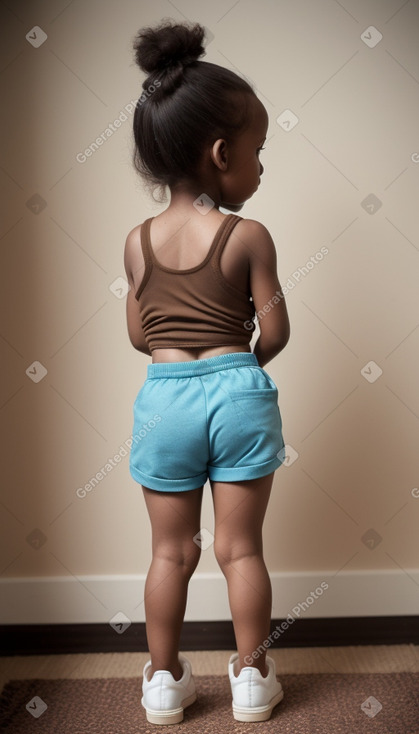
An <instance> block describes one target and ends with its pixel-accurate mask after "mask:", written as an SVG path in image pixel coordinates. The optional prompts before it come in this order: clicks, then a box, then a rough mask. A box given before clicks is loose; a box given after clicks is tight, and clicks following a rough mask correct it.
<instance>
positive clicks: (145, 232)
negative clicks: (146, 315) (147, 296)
mask: <svg viewBox="0 0 419 734" xmlns="http://www.w3.org/2000/svg"><path fill="white" fill-rule="evenodd" d="M153 219H154V217H149V218H148V219H146V220H145V221H144V222H143V223H142V225H141V232H140V241H141V250H142V253H143V258H144V274H143V277H142V279H141V283H140V285H139V287H138V290H137V292H136V294H135V299H136V300H137V301H138V299H139V297H140V295H141V293H142V291H143V290H144V287H145V285H146V283H147V281H148V279H149V277H150V274H151V271H152V269H153V251H152V249H151V243H150V225H151V222H152V220H153Z"/></svg>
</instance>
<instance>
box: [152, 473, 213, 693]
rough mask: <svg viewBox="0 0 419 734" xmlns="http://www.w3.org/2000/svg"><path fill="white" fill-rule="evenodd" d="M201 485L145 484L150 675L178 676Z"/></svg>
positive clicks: (195, 552)
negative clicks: (161, 487) (183, 488)
mask: <svg viewBox="0 0 419 734" xmlns="http://www.w3.org/2000/svg"><path fill="white" fill-rule="evenodd" d="M202 490H203V487H200V488H199V489H194V490H191V491H187V492H170V493H169V492H157V491H155V490H152V489H148V488H147V487H143V492H144V497H145V501H146V505H147V510H148V513H149V516H150V521H151V528H152V539H153V540H152V549H153V558H152V561H151V565H150V568H149V571H148V575H147V580H146V584H145V590H144V604H145V613H146V631H147V642H148V648H149V651H150V656H151V671H150V676H152V675H153V674H154V672H155V671H156V670H169V671H170V672H171V673H172V675H173V677H174V679H175V680H179V679H180V678H181V676H182V667H181V665H180V663H179V659H178V653H179V640H180V633H181V629H182V622H183V617H184V614H185V608H186V600H187V591H188V583H189V579H190V577H191V576H192V574H193V572H194V570H195V568H196V566H197V564H198V561H199V557H200V553H201V549H200V547H199V546H198V545H197V544H196V543H195V542H194V540H193V538H194V535H196V534H197V533H198V532H199V530H200V516H201V501H202Z"/></svg>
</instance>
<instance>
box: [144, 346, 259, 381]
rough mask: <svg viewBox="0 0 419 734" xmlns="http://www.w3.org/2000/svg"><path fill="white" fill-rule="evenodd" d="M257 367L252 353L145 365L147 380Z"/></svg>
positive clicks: (257, 364)
mask: <svg viewBox="0 0 419 734" xmlns="http://www.w3.org/2000/svg"><path fill="white" fill-rule="evenodd" d="M248 366H251V367H259V363H258V361H257V358H256V356H255V355H254V354H253V352H232V353H230V354H217V355H216V356H215V357H208V358H207V359H195V360H191V361H186V362H152V364H149V365H147V379H148V380H152V379H154V378H156V377H197V376H198V375H205V374H208V373H209V372H218V371H219V370H224V369H229V368H232V367H248Z"/></svg>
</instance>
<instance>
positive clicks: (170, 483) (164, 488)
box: [130, 466, 207, 492]
mask: <svg viewBox="0 0 419 734" xmlns="http://www.w3.org/2000/svg"><path fill="white" fill-rule="evenodd" d="M130 473H131V476H132V478H133V479H135V480H136V481H137V482H139V483H140V484H142V485H143V486H144V487H148V488H149V489H156V490H160V492H186V491H188V490H191V489H198V487H202V486H203V485H204V484H205V482H206V481H207V475H206V474H198V475H197V476H196V477H189V478H187V479H160V478H159V477H149V476H148V475H147V474H144V472H142V471H140V470H139V469H137V467H135V466H130Z"/></svg>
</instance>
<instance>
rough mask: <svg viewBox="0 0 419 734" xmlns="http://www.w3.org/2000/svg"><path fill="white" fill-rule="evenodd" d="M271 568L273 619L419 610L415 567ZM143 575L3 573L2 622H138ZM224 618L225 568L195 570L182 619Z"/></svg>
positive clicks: (227, 617)
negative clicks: (220, 571)
mask: <svg viewBox="0 0 419 734" xmlns="http://www.w3.org/2000/svg"><path fill="white" fill-rule="evenodd" d="M270 576H271V581H272V593H273V606H272V614H271V617H272V619H285V618H286V617H287V616H291V617H293V618H297V617H298V618H300V619H308V618H310V617H370V616H404V615H418V614H419V570H418V569H414V570H408V571H406V572H404V571H398V570H394V571H393V570H392V571H387V570H383V571H380V570H378V571H377V570H374V571H353V572H343V571H342V572H340V573H339V574H338V575H333V574H332V573H330V572H325V573H321V574H318V573H316V574H314V573H301V572H298V573H272V574H271V575H270ZM144 582H145V577H144V576H143V575H138V576H137V575H127V576H80V577H79V578H75V577H70V578H69V577H67V576H65V577H57V576H47V577H38V578H6V579H2V580H1V581H0V595H1V599H2V603H1V609H0V624H87V623H90V624H95V623H104V622H109V621H110V620H112V619H113V617H114V616H115V615H117V614H118V613H121V612H122V614H123V615H125V617H127V618H128V620H130V621H131V622H144V621H145V614H144V601H143V590H144ZM322 583H323V587H322V586H321V584H322ZM326 585H327V587H326ZM316 589H317V591H316ZM251 593H253V590H252V587H251V586H249V594H251ZM230 619H231V615H230V609H229V605H228V596H227V587H226V581H225V579H224V576H222V574H216V573H196V574H194V576H193V577H192V579H191V581H190V584H189V594H188V604H187V609H186V614H185V621H188V622H189V621H197V622H210V621H218V620H230Z"/></svg>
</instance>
